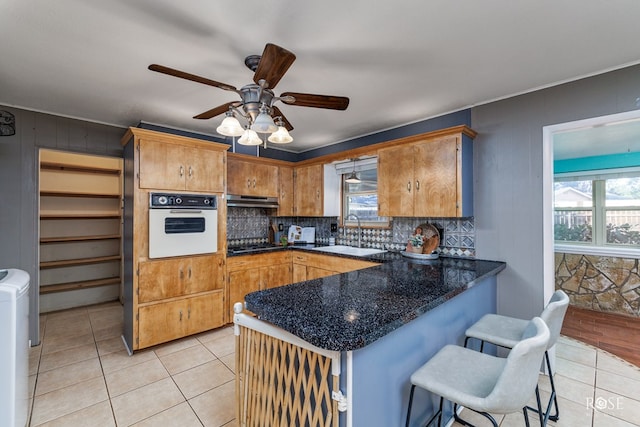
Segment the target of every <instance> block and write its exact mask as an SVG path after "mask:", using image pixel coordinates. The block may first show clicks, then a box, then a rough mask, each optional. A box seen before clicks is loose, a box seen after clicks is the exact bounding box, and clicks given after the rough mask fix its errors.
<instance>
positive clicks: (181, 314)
mask: <svg viewBox="0 0 640 427" xmlns="http://www.w3.org/2000/svg"><path fill="white" fill-rule="evenodd" d="M180 321H181V322H182V310H180Z"/></svg>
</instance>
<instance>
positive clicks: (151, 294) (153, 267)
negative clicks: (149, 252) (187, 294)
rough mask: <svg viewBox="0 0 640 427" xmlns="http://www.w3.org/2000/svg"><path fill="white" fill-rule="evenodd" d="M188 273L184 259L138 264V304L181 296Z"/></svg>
mask: <svg viewBox="0 0 640 427" xmlns="http://www.w3.org/2000/svg"><path fill="white" fill-rule="evenodd" d="M188 271H189V270H188V263H187V262H185V260H184V259H168V260H159V261H143V262H140V263H139V264H138V302H140V303H145V302H151V301H158V300H161V299H165V298H172V297H176V296H180V295H183V294H184V287H185V278H186V277H187V275H188Z"/></svg>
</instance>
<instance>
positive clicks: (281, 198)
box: [278, 166, 293, 216]
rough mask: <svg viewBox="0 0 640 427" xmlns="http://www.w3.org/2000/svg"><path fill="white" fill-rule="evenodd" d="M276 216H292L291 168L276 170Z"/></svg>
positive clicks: (282, 167) (284, 167)
mask: <svg viewBox="0 0 640 427" xmlns="http://www.w3.org/2000/svg"><path fill="white" fill-rule="evenodd" d="M278 216H293V168H292V167H289V166H280V167H279V168H278Z"/></svg>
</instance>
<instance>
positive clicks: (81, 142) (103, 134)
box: [0, 105, 125, 345]
mask: <svg viewBox="0 0 640 427" xmlns="http://www.w3.org/2000/svg"><path fill="white" fill-rule="evenodd" d="M0 109H1V110H5V111H9V112H10V113H11V114H13V115H15V117H16V134H15V135H13V136H4V137H0V232H1V233H2V234H1V238H0V267H2V268H19V269H21V270H25V271H26V272H28V273H29V275H30V276H31V289H30V301H31V304H30V319H31V322H30V326H29V329H30V331H29V334H30V339H31V341H32V344H34V345H35V344H38V343H39V338H38V316H39V315H38V312H39V304H38V286H37V283H38V218H37V213H38V207H37V206H38V197H37V194H38V182H37V177H38V149H39V148H51V149H61V150H66V151H75V152H81V153H91V154H101V155H110V156H118V157H121V156H122V148H121V146H120V138H121V137H122V135H124V132H125V129H123V128H117V127H113V126H106V125H101V124H95V123H89V122H84V121H80V120H74V119H68V118H64V117H58V116H52V115H49V114H43V113H36V112H32V111H26V110H21V109H16V108H10V107H4V106H1V105H0Z"/></svg>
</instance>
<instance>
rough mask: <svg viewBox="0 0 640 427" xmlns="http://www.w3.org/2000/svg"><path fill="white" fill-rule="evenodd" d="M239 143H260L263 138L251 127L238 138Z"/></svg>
mask: <svg viewBox="0 0 640 427" xmlns="http://www.w3.org/2000/svg"><path fill="white" fill-rule="evenodd" d="M238 144H240V145H260V144H262V140H261V139H260V137H259V136H258V134H257V133H255V131H253V130H251V129H245V131H244V133H243V134H242V136H241V137H240V139H238Z"/></svg>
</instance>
